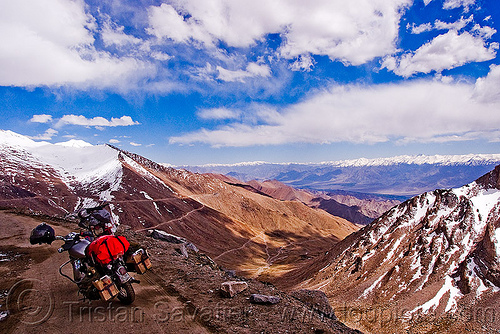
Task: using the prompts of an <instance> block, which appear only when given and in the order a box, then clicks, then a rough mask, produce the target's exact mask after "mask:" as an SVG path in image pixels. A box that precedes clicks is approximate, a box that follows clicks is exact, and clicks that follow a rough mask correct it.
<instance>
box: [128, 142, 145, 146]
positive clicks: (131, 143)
mask: <svg viewBox="0 0 500 334" xmlns="http://www.w3.org/2000/svg"><path fill="white" fill-rule="evenodd" d="M130 145H132V146H135V147H137V146H142V144H138V143H134V142H133V141H131V142H130Z"/></svg>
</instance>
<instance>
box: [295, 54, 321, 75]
mask: <svg viewBox="0 0 500 334" xmlns="http://www.w3.org/2000/svg"><path fill="white" fill-rule="evenodd" d="M314 64H315V61H314V59H313V58H312V57H311V56H310V55H301V56H299V57H298V58H297V60H296V61H294V62H293V63H292V65H290V69H291V70H292V71H305V72H309V71H311V70H312V68H313V67H314Z"/></svg>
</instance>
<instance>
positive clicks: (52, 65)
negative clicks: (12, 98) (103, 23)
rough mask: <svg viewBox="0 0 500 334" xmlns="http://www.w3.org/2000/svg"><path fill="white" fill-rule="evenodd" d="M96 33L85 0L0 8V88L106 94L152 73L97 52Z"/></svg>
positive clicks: (24, 1)
mask: <svg viewBox="0 0 500 334" xmlns="http://www.w3.org/2000/svg"><path fill="white" fill-rule="evenodd" d="M95 30H96V24H95V20H94V18H93V17H92V16H91V15H89V14H88V13H86V11H85V3H84V2H83V0H73V1H72V0H16V1H2V2H0V85H3V86H61V85H66V84H69V85H78V86H81V87H84V88H85V87H87V86H93V87H99V88H106V87H114V86H126V85H130V84H131V82H136V81H137V80H139V78H142V77H144V76H148V75H151V74H152V73H154V69H153V68H152V67H151V65H149V64H147V63H144V62H142V61H138V60H136V59H133V58H130V57H124V58H117V57H113V56H112V55H110V54H109V53H106V52H103V51H97V50H96V48H95V47H94V36H93V32H95ZM104 36H106V34H105V35H104ZM115 42H117V39H116V38H115ZM122 88H123V89H125V88H126V87H122Z"/></svg>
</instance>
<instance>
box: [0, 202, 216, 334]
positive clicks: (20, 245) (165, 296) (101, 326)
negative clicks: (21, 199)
mask: <svg viewBox="0 0 500 334" xmlns="http://www.w3.org/2000/svg"><path fill="white" fill-rule="evenodd" d="M38 224H40V221H39V220H37V219H33V218H29V217H23V216H17V215H13V214H9V213H6V212H3V211H0V255H1V257H0V260H1V262H0V264H1V266H0V276H2V277H3V280H2V281H1V283H0V297H1V299H0V304H1V305H0V311H5V310H6V309H7V308H8V309H9V316H8V317H7V319H6V320H4V321H0V332H1V333H61V334H63V333H64V334H68V333H72V334H88V333H115V332H118V331H119V332H120V333H148V334H150V333H209V331H208V330H207V329H206V328H204V327H203V326H202V325H200V324H199V323H197V322H195V321H193V319H192V318H190V317H186V316H185V314H184V313H185V312H183V310H184V308H185V304H183V303H182V302H180V301H179V300H178V298H177V297H176V296H175V295H172V294H171V293H169V291H167V289H165V288H164V287H165V286H168V284H167V283H168V282H164V281H163V279H162V278H161V277H159V276H158V275H155V274H154V273H147V274H146V275H144V276H140V275H137V276H139V277H137V278H138V279H140V280H141V284H138V285H137V284H135V285H134V288H135V291H136V300H135V302H134V303H133V304H132V305H130V306H123V305H121V304H120V303H119V302H118V301H113V302H102V301H93V302H88V301H85V302H84V301H82V300H81V296H79V295H78V294H77V288H76V285H74V284H73V283H72V282H70V281H69V280H67V279H66V278H63V277H62V276H61V275H59V273H58V270H59V266H60V265H61V264H63V263H64V262H66V261H67V260H68V254H67V253H62V254H59V253H57V248H58V247H59V245H60V242H58V241H55V242H54V243H53V244H52V245H34V246H33V245H30V244H29V233H30V231H31V229H32V228H34V227H35V226H37V225H38ZM50 225H52V226H53V227H54V228H55V230H56V233H57V234H59V235H65V234H67V233H68V232H70V230H68V229H67V228H65V227H63V226H60V225H59V226H58V225H55V224H54V223H52V222H51V223H50ZM66 268H67V269H66V271H65V273H67V274H68V275H70V276H71V269H70V267H69V266H67V267H66Z"/></svg>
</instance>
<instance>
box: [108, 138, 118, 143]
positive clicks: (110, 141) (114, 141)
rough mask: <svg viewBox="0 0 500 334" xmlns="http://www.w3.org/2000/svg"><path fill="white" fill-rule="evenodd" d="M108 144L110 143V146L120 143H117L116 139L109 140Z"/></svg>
mask: <svg viewBox="0 0 500 334" xmlns="http://www.w3.org/2000/svg"><path fill="white" fill-rule="evenodd" d="M109 143H110V144H119V143H120V141H119V140H118V139H110V140H109Z"/></svg>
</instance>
